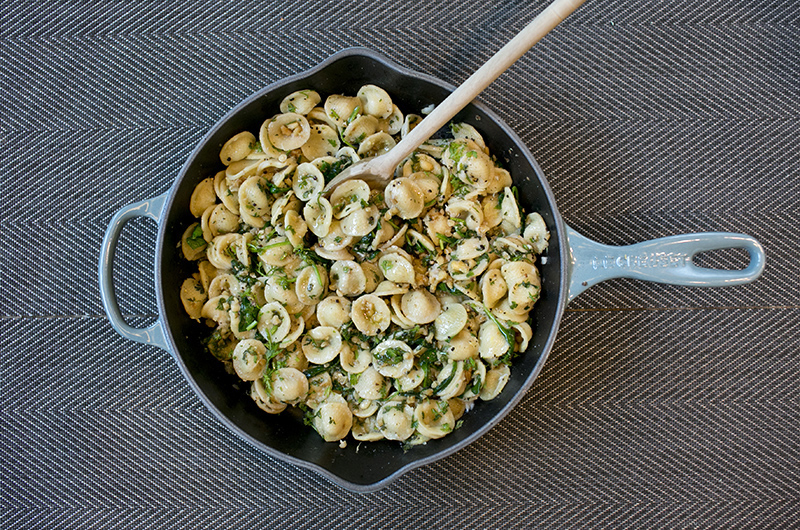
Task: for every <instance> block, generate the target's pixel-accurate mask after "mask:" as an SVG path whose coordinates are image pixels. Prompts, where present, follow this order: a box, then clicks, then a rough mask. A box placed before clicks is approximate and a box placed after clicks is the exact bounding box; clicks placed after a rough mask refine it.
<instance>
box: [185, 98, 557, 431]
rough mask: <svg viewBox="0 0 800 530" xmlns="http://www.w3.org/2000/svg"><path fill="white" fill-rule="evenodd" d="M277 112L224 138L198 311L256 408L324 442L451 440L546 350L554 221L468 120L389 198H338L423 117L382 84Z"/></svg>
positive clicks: (196, 203) (194, 288) (188, 238)
mask: <svg viewBox="0 0 800 530" xmlns="http://www.w3.org/2000/svg"><path fill="white" fill-rule="evenodd" d="M279 110H280V112H279V113H278V114H275V115H274V116H272V117H269V118H267V119H266V120H265V121H264V122H263V124H262V126H261V127H260V129H259V130H258V131H253V132H251V131H242V132H240V133H238V134H236V135H235V136H233V137H232V138H230V139H229V140H228V141H227V142H225V143H224V144H223V146H222V148H221V150H220V153H219V157H220V162H221V163H222V165H223V166H224V167H223V169H222V170H220V171H218V172H216V173H215V174H213V175H211V176H207V177H206V178H205V179H203V180H201V181H200V183H199V184H198V185H197V186H196V188H195V190H194V192H193V193H192V196H191V200H190V204H189V212H190V213H191V215H192V216H193V217H194V219H195V220H194V221H193V222H191V223H189V224H188V226H187V227H186V229H185V230H184V232H183V234H182V237H181V243H180V245H181V250H182V254H183V256H184V257H185V259H186V260H188V261H189V262H193V263H195V264H196V270H195V272H194V273H193V274H192V275H190V276H189V277H188V278H186V279H185V281H184V282H183V284H182V285H181V286H180V298H181V301H182V303H183V306H184V309H185V311H186V313H187V314H188V315H189V317H190V318H192V319H195V320H198V321H205V322H206V323H207V324H208V325H209V326H210V327H211V328H213V329H212V331H211V332H210V333H209V335H208V336H207V337H205V338H204V343H205V345H206V347H207V349H208V351H209V352H210V353H211V354H212V355H213V356H214V357H215V358H216V359H218V360H220V361H222V362H223V363H224V365H225V366H226V367H227V368H228V370H229V371H230V372H231V373H234V374H236V375H237V376H238V377H239V378H240V379H241V380H242V381H247V382H249V383H248V384H249V385H250V390H249V393H248V395H249V396H250V397H251V398H252V399H253V401H254V402H255V404H256V405H257V406H258V407H259V408H260V409H262V410H263V411H264V412H266V413H269V414H280V413H281V412H282V411H284V410H285V409H286V408H287V406H294V407H299V408H301V409H302V410H303V411H304V413H305V416H306V423H307V424H308V425H310V426H311V427H312V428H314V429H315V430H316V431H317V432H318V433H319V435H320V436H321V437H322V439H324V440H325V441H330V442H340V443H345V439H346V438H347V437H348V435H352V437H353V439H355V440H357V441H376V440H382V439H386V440H395V441H398V442H402V443H403V444H405V445H408V446H411V445H416V444H422V443H426V442H427V441H428V440H431V439H437V438H441V437H443V436H446V435H447V434H448V433H450V432H452V431H453V430H454V429H456V428H458V426H459V425H460V424H461V422H462V421H463V420H462V419H461V418H462V416H463V415H464V414H465V413H467V412H468V411H469V410H470V409H471V408H472V406H473V404H474V402H475V401H476V400H491V399H494V398H496V397H497V396H498V395H499V394H500V393H501V392H502V391H503V388H504V387H505V385H506V383H507V382H508V380H509V378H510V377H511V369H512V361H513V359H514V358H515V357H516V356H517V355H519V354H520V353H521V352H524V351H525V350H526V349H527V347H528V344H529V342H530V341H531V339H532V336H533V332H532V327H531V325H530V324H529V323H528V321H529V319H530V313H531V311H532V309H533V307H534V304H535V303H536V301H537V300H538V299H539V296H540V293H541V287H542V283H541V278H540V276H539V270H538V268H537V259H538V255H539V254H541V253H542V252H544V251H545V250H546V249H547V245H548V239H549V232H548V231H547V226H546V223H545V221H544V219H543V218H542V216H541V215H539V214H538V213H536V212H531V213H527V214H526V212H523V211H522V209H521V208H520V205H519V201H518V198H517V194H516V189H515V188H513V187H512V181H511V175H510V174H509V172H508V171H506V170H505V169H503V168H501V167H499V164H498V162H497V160H496V159H495V158H494V157H493V156H492V153H490V152H489V150H488V148H487V147H486V142H485V141H484V138H483V137H482V136H481V134H480V132H479V131H478V130H477V129H475V128H474V127H473V126H471V125H468V124H453V125H452V126H451V133H452V137H451V138H441V139H436V140H429V141H427V142H425V143H424V144H423V145H421V146H420V147H419V148H418V149H417V151H416V152H415V153H413V154H412V155H411V156H410V157H409V158H407V159H406V160H405V161H404V162H403V163H402V164H401V165H400V166H399V167H398V168H397V170H396V172H395V178H394V179H393V180H392V181H391V182H390V183H389V185H388V186H387V187H386V189H385V190H376V189H370V187H369V185H368V184H367V183H366V182H364V181H362V180H352V181H349V182H346V183H344V184H342V185H341V186H339V187H338V188H337V189H336V190H334V192H333V193H332V194H331V195H330V197H326V196H325V195H324V193H323V189H324V187H325V184H326V182H328V181H329V180H331V179H332V178H333V177H334V176H336V175H337V174H338V173H340V172H341V171H342V170H343V169H344V168H346V167H347V166H349V165H351V164H353V163H355V162H357V161H358V160H360V159H361V158H362V157H366V156H375V155H378V154H381V153H383V152H386V151H388V150H389V149H391V148H392V147H394V145H395V144H396V142H397V141H398V140H399V139H401V138H402V137H404V136H405V135H407V134H408V132H409V131H411V130H412V129H413V128H414V126H415V125H416V124H418V123H419V122H420V121H421V119H422V118H421V117H420V116H418V115H416V114H405V115H404V114H403V112H402V111H401V110H400V109H399V108H398V107H397V105H395V104H394V103H393V102H392V99H391V96H390V95H389V94H388V93H387V92H386V91H385V90H384V89H382V88H380V87H377V86H375V85H365V86H363V87H361V89H360V90H359V91H358V93H357V94H356V95H339V94H334V95H330V96H328V97H326V98H324V100H323V98H322V96H321V95H320V94H319V93H317V92H316V91H314V90H300V91H297V92H294V93H291V94H288V95H286V97H285V98H284V99H283V100H282V101H281V103H280V105H279ZM255 133H257V134H255Z"/></svg>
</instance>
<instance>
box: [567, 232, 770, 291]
mask: <svg viewBox="0 0 800 530" xmlns="http://www.w3.org/2000/svg"><path fill="white" fill-rule="evenodd" d="M567 237H568V238H569V247H570V279H569V299H570V300H572V299H573V298H575V297H576V296H578V295H579V294H581V293H582V292H583V291H585V290H586V289H588V288H589V287H591V286H592V285H595V284H598V283H600V282H602V281H605V280H609V279H612V278H635V279H638V280H647V281H651V282H657V283H669V284H673V285H686V286H691V287H724V286H728V285H742V284H745V283H750V282H752V281H754V280H756V279H757V278H758V277H759V276H761V273H762V272H763V271H764V260H765V256H764V248H763V247H762V246H761V244H760V243H759V242H758V241H756V240H755V239H754V238H753V237H751V236H748V235H744V234H732V233H726V232H704V233H697V234H685V235H679V236H670V237H662V238H659V239H653V240H651V241H645V242H643V243H637V244H635V245H629V246H622V247H616V246H610V245H603V244H601V243H597V242H596V241H592V240H591V239H588V238H586V237H584V236H582V235H580V234H579V233H577V232H576V231H575V230H573V229H572V228H570V227H567ZM736 248H740V249H744V250H746V251H747V253H748V254H749V255H750V263H749V265H748V266H747V267H746V268H744V269H741V270H721V269H707V268H704V267H698V266H697V265H695V264H694V263H693V262H692V258H693V257H694V256H695V255H697V254H699V253H700V252H709V251H713V250H722V249H736Z"/></svg>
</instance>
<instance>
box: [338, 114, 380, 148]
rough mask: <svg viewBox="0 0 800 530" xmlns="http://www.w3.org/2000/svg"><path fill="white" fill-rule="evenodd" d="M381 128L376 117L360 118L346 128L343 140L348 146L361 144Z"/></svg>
mask: <svg viewBox="0 0 800 530" xmlns="http://www.w3.org/2000/svg"><path fill="white" fill-rule="evenodd" d="M379 127H380V123H379V122H378V118H376V117H375V116H359V117H358V118H356V119H354V120H353V121H352V122H350V124H349V125H348V126H347V127H346V128H345V130H344V132H343V133H342V139H343V140H344V141H345V143H348V144H351V145H353V144H360V143H361V142H363V141H364V140H365V139H366V138H367V137H368V136H372V135H373V134H375V133H376V132H378V129H379Z"/></svg>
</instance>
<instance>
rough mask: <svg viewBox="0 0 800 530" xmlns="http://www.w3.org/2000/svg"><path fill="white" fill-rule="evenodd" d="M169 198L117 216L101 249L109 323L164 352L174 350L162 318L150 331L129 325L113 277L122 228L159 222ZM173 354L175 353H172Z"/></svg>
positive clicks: (136, 205) (130, 207) (139, 204)
mask: <svg viewBox="0 0 800 530" xmlns="http://www.w3.org/2000/svg"><path fill="white" fill-rule="evenodd" d="M166 199H167V194H166V193H164V194H163V195H159V196H158V197H155V198H153V199H148V200H146V201H141V202H137V203H134V204H130V205H128V206H126V207H124V208H122V209H121V210H120V211H118V212H117V213H116V214H114V217H112V218H111V222H110V223H109V225H108V228H107V229H106V235H105V237H103V246H102V247H101V248H100V268H99V277H100V298H102V300H103V307H104V308H105V310H106V314H107V315H108V320H109V321H110V322H111V325H112V326H113V327H114V329H115V330H117V333H119V334H120V335H122V336H123V337H125V338H126V339H130V340H133V341H136V342H141V343H143V344H149V345H152V346H158V347H159V348H161V349H163V350H167V351H170V349H169V346H168V345H167V340H166V337H165V336H164V328H163V323H162V320H161V318H160V317H159V319H158V320H157V321H156V322H155V323H154V324H153V325H151V326H150V327H147V328H134V327H132V326H130V325H128V323H127V322H125V319H124V318H123V316H122V312H121V311H120V310H119V304H118V303H117V296H116V294H115V293H114V275H113V269H114V254H115V253H116V250H117V242H118V240H119V236H120V234H121V233H122V227H123V226H125V223H127V222H128V221H129V220H130V219H133V218H134V217H149V218H150V219H153V220H154V221H155V222H158V221H159V219H160V218H161V214H162V213H163V211H164V203H165V202H166ZM170 353H172V352H171V351H170Z"/></svg>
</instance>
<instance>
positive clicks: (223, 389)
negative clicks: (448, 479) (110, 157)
mask: <svg viewBox="0 0 800 530" xmlns="http://www.w3.org/2000/svg"><path fill="white" fill-rule="evenodd" d="M367 83H372V84H376V85H378V86H381V87H383V88H385V89H386V90H387V91H388V92H389V94H390V95H391V97H392V99H393V101H394V102H395V103H396V104H397V105H398V106H399V107H400V109H401V110H403V111H405V112H413V111H418V110H419V109H421V108H423V107H425V106H427V105H429V104H432V103H433V104H436V103H438V102H440V101H442V100H443V99H444V98H445V97H446V96H447V94H449V93H450V92H451V91H452V90H453V88H454V87H453V86H452V85H450V84H448V83H444V82H442V81H439V80H437V79H434V78H433V77H430V76H427V75H424V74H420V73H416V72H412V71H409V70H407V69H405V68H402V67H399V66H398V65H396V64H395V63H393V62H392V61H390V60H388V59H386V58H385V57H383V56H381V55H379V54H377V53H375V52H373V51H370V50H367V49H362V48H355V49H347V50H344V51H342V52H340V53H337V54H335V55H333V56H332V57H330V58H329V59H327V60H325V61H324V62H322V63H321V64H320V65H318V66H316V67H314V68H312V69H310V70H308V71H307V72H304V73H301V74H298V75H295V76H292V77H289V78H287V79H284V80H282V81H279V82H276V83H273V84H272V85H270V86H268V87H266V88H264V89H263V90H261V91H259V92H258V93H256V94H254V95H253V96H251V97H250V98H248V99H247V100H245V101H243V102H242V103H240V104H239V105H237V106H236V107H235V108H234V109H233V110H231V111H230V112H229V113H228V114H227V115H226V116H225V117H223V118H222V119H221V120H220V121H219V122H218V123H217V124H216V125H215V126H214V127H213V129H211V131H210V132H209V133H208V134H207V135H206V136H205V138H204V139H203V140H202V141H201V142H200V144H199V145H198V146H197V147H196V148H195V150H194V151H193V152H192V154H191V155H190V156H189V159H188V160H187V161H186V163H185V164H184V166H183V168H182V169H181V172H180V174H179V175H178V178H177V179H176V181H175V183H174V185H173V186H172V188H171V189H170V190H168V191H167V192H166V193H164V194H163V195H160V196H158V197H156V198H153V199H149V200H145V201H142V202H139V203H136V204H132V205H130V206H127V207H125V208H122V209H121V210H120V211H119V212H117V213H116V215H114V217H113V218H112V219H111V221H110V224H109V227H108V230H107V232H106V236H105V239H104V241H103V246H102V249H101V256H100V268H99V276H100V292H101V296H102V299H103V304H104V307H105V310H106V312H107V314H108V316H109V320H110V321H111V324H112V325H113V326H114V328H115V329H116V330H117V331H118V332H119V333H120V334H121V335H123V336H124V337H127V338H129V339H131V340H134V341H138V342H143V343H146V344H152V345H155V346H158V347H160V348H163V349H165V350H167V351H169V352H170V353H171V354H172V355H173V357H174V358H175V361H176V362H177V363H178V365H179V366H180V368H181V370H182V372H183V374H184V375H185V377H186V380H187V381H188V382H189V384H190V385H191V387H192V388H193V389H194V391H195V392H196V393H197V395H198V396H200V399H202V401H203V402H204V403H205V404H206V406H208V408H209V409H210V410H211V411H212V412H213V413H214V414H215V415H216V416H217V417H218V418H219V419H220V421H222V422H223V423H224V424H225V425H227V426H228V427H229V428H230V429H231V430H232V431H234V432H235V433H236V434H238V435H239V436H241V437H242V438H244V439H245V440H247V441H248V442H250V443H251V444H253V445H254V446H256V447H258V448H259V449H262V450H263V451H265V452H266V453H267V454H269V455H271V456H273V457H275V458H279V459H281V460H285V461H288V462H291V463H294V464H297V465H299V466H302V467H306V468H309V469H313V470H315V471H317V472H319V473H321V474H322V475H324V476H325V477H327V478H328V479H330V480H331V481H333V482H335V483H337V484H339V485H341V486H343V487H345V488H347V489H350V490H353V491H359V492H367V491H374V490H377V489H380V488H382V487H384V486H386V485H387V484H389V483H390V482H392V481H394V480H396V479H397V478H398V477H399V476H400V475H402V474H403V473H405V472H407V471H409V470H411V469H414V468H416V467H418V466H421V465H424V464H427V463H430V462H433V461H436V460H439V459H441V458H443V457H445V456H447V455H450V454H452V453H454V452H455V451H458V450H459V449H461V448H463V447H465V446H467V445H468V444H470V443H472V442H473V441H475V440H476V439H478V438H479V437H480V436H481V435H483V434H484V433H485V432H487V431H488V430H489V429H491V428H492V427H493V426H494V425H496V424H497V423H498V422H499V421H500V420H501V419H502V418H503V417H504V416H505V415H506V414H507V413H508V412H509V411H510V410H511V409H512V408H513V407H514V406H515V405H516V404H517V403H518V402H519V401H520V399H522V397H523V396H524V394H525V392H526V391H527V390H528V389H529V388H530V386H531V384H532V383H533V381H534V379H536V376H537V375H538V374H539V372H540V371H541V369H542V366H543V365H544V362H545V360H546V359H547V355H548V353H549V352H550V349H551V348H552V346H553V342H554V341H555V337H556V332H557V330H558V325H559V322H560V320H561V316H562V314H563V312H564V307H565V306H566V304H567V302H568V301H569V300H571V299H572V298H574V297H575V296H577V295H578V294H580V293H581V292H582V291H584V290H585V289H586V288H588V287H590V286H592V285H594V284H596V283H598V282H600V281H603V280H606V279H609V278H615V277H626V278H638V279H643V280H650V281H656V282H661V283H672V284H679V285H689V286H701V287H718V286H725V285H739V284H743V283H747V282H751V281H753V280H755V279H756V278H758V277H759V276H760V274H761V272H762V270H763V268H764V252H763V249H762V247H761V245H759V243H758V242H757V241H756V240H755V239H753V238H752V237H750V236H746V235H742V234H728V233H703V234H690V235H683V236H673V237H667V238H662V239H656V240H653V241H649V242H645V243H640V244H637V245H631V246H627V247H610V246H606V245H601V244H599V243H596V242H593V241H590V240H589V239H587V238H585V237H583V236H581V235H579V234H578V233H576V232H575V231H574V230H572V229H570V228H569V227H568V226H567V225H566V224H564V221H563V219H562V218H561V215H560V214H559V212H558V209H557V208H556V204H555V200H554V198H553V194H552V192H551V191H550V187H549V186H548V184H547V181H546V180H545V177H544V174H543V173H542V170H541V169H540V168H539V166H538V165H537V164H536V161H535V160H534V159H533V157H532V156H531V154H530V152H529V151H528V149H527V148H526V146H525V145H524V144H523V143H522V141H521V140H520V139H519V137H518V136H517V135H516V134H515V133H514V131H512V130H511V129H510V128H509V127H508V126H507V125H506V124H505V123H504V122H503V121H502V120H500V118H498V117H497V115H495V114H494V113H493V112H492V111H490V110H489V109H488V108H486V107H485V106H484V105H482V104H480V103H473V104H470V105H469V106H467V107H466V108H465V109H464V110H463V111H462V112H461V113H460V114H459V115H458V116H456V118H455V121H464V122H467V123H470V124H472V125H473V126H475V127H476V128H477V129H478V130H479V131H480V132H481V134H482V135H483V137H484V138H485V139H486V143H487V145H488V147H489V149H490V150H491V152H492V153H493V154H496V155H498V158H499V159H500V160H501V161H502V163H503V164H504V165H505V167H506V168H507V169H508V170H509V171H510V172H511V175H512V176H513V178H514V182H515V184H516V185H517V186H518V188H519V191H520V202H521V203H522V205H523V206H524V208H525V209H526V211H536V212H539V213H541V215H542V217H543V218H544V220H545V222H546V223H547V226H548V228H549V230H550V234H551V238H550V246H549V249H548V250H547V252H546V255H545V258H544V259H543V260H542V264H541V267H540V270H541V274H542V283H543V285H542V297H541V299H540V301H539V302H538V303H537V305H536V307H535V311H534V319H535V325H534V334H533V339H532V340H531V342H530V346H529V348H528V350H527V351H526V352H524V354H522V355H521V356H520V357H519V358H518V359H517V360H516V361H515V364H514V365H513V367H512V377H511V380H510V381H509V383H508V385H507V386H506V388H505V390H504V391H503V393H502V394H501V395H500V396H499V397H498V398H496V399H495V400H493V401H488V402H478V403H477V404H476V406H475V408H474V409H473V410H472V411H471V412H470V413H469V414H467V415H466V416H464V423H463V426H462V427H461V428H459V429H457V430H456V431H454V432H453V433H452V434H450V435H448V436H446V437H444V438H442V439H440V440H432V441H430V442H428V443H427V444H426V445H423V446H418V447H416V448H414V449H412V450H409V451H405V452H404V451H403V449H402V448H401V446H400V444H399V443H397V442H389V441H381V442H373V443H361V444H359V443H357V442H355V441H353V440H350V442H349V443H348V444H347V447H346V448H343V449H342V448H340V447H339V445H338V444H336V443H326V442H323V441H322V439H321V438H320V437H319V435H317V434H316V433H315V432H314V431H313V430H312V429H311V428H310V427H307V426H305V425H304V424H303V422H302V418H301V417H300V415H299V413H298V414H294V413H292V412H291V411H287V412H284V413H283V414H281V415H279V416H272V415H268V414H265V413H264V412H262V411H261V410H260V409H259V408H258V407H257V406H256V405H255V403H254V402H253V401H252V400H251V399H250V398H249V397H248V396H247V395H246V394H245V388H244V387H245V385H241V384H237V379H236V377H235V376H231V375H229V374H226V373H225V371H224V370H223V369H222V366H221V364H220V363H219V362H218V361H217V360H215V359H214V358H213V357H211V356H210V354H207V353H206V352H205V351H204V348H203V346H202V345H201V343H200V339H201V337H203V336H204V335H205V334H207V333H208V328H207V327H205V326H203V325H201V324H198V323H197V322H194V321H192V320H190V319H189V317H188V316H187V315H186V313H185V311H184V310H183V306H182V304H181V301H180V297H179V288H180V285H181V283H182V282H183V280H184V279H185V278H186V277H188V276H190V275H191V273H192V272H194V271H193V265H192V264H190V263H188V262H186V261H185V260H184V259H183V257H182V255H181V251H180V246H179V244H178V243H179V241H180V237H181V235H182V233H183V231H184V229H185V228H186V226H188V225H189V224H190V223H191V222H193V221H194V218H193V217H192V216H191V214H190V212H189V197H190V196H191V193H192V191H193V189H194V187H195V185H196V184H197V183H198V182H199V181H200V180H202V179H203V178H206V177H208V176H213V175H214V174H215V173H216V172H217V171H219V170H220V169H221V166H220V163H219V150H220V148H221V146H222V144H223V143H224V142H225V141H227V140H228V138H230V137H231V136H233V135H234V134H236V133H239V132H241V131H243V130H249V131H253V132H257V131H258V129H259V127H260V125H261V123H262V122H263V121H264V119H266V117H268V116H272V115H273V114H275V112H276V109H277V108H278V104H279V103H280V101H281V100H282V99H283V98H284V96H286V95H288V94H290V93H291V92H294V91H296V90H301V89H306V88H312V89H314V90H317V91H318V92H319V93H320V94H322V95H323V97H325V96H326V95H328V94H339V93H345V94H355V93H356V92H357V91H358V89H359V87H361V86H362V85H364V84H367ZM133 217H149V218H151V219H153V220H155V221H156V222H157V223H158V236H157V242H156V258H155V260H156V261H155V289H156V297H157V300H158V312H159V317H158V321H157V322H156V323H155V324H153V325H152V326H150V327H148V328H145V329H136V328H133V327H131V326H129V325H127V324H126V323H125V321H124V319H123V317H122V315H121V313H120V310H119V306H118V304H117V301H116V297H115V295H114V289H113V283H112V274H111V272H112V265H113V260H114V252H115V249H116V244H117V240H118V238H119V235H120V232H121V230H122V227H123V225H124V224H125V223H126V222H127V221H128V220H129V219H131V218H133ZM723 248H743V249H745V250H746V251H747V252H748V253H749V256H750V263H749V265H748V266H747V268H745V269H743V270H736V271H729V270H712V269H705V268H699V267H696V266H695V265H694V264H693V263H692V257H693V256H694V255H695V254H697V253H699V252H704V251H710V250H717V249H723ZM142 288H143V289H145V288H149V287H147V286H142Z"/></svg>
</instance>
